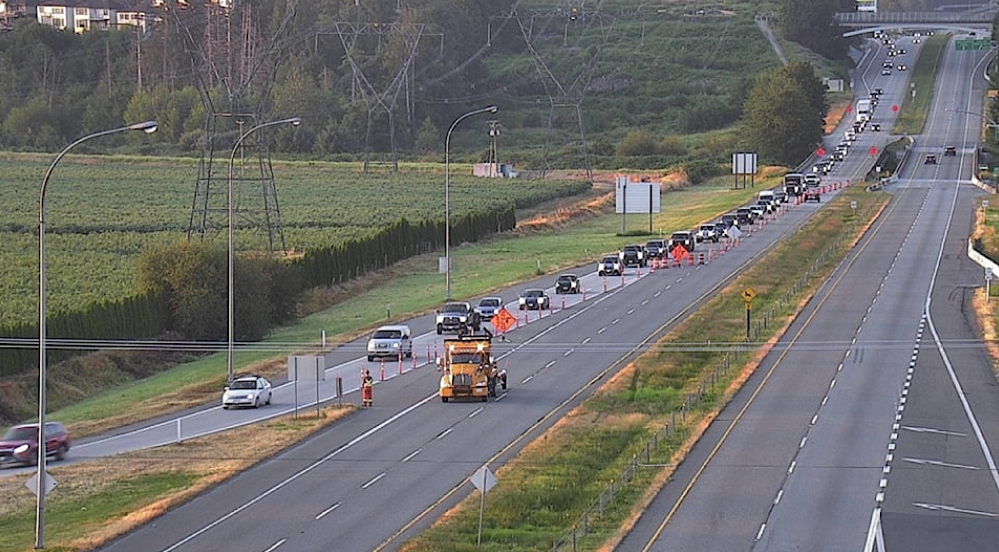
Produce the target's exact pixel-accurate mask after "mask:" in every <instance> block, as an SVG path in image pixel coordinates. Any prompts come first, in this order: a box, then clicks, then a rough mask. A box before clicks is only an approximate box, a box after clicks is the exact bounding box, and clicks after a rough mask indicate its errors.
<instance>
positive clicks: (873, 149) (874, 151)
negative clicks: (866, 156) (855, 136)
mask: <svg viewBox="0 0 999 552" xmlns="http://www.w3.org/2000/svg"><path fill="white" fill-rule="evenodd" d="M870 151H871V156H872V157H873V156H875V155H877V154H878V147H877V146H871V150H870Z"/></svg>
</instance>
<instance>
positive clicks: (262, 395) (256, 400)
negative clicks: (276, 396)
mask: <svg viewBox="0 0 999 552" xmlns="http://www.w3.org/2000/svg"><path fill="white" fill-rule="evenodd" d="M265 404H271V382H270V381H268V380H267V378H265V377H263V376H257V375H252V376H241V377H238V378H236V379H234V380H232V383H230V384H229V386H228V387H226V388H225V391H223V392H222V408H223V409H226V410H228V409H229V408H232V407H234V406H248V407H251V408H260V407H261V406H262V405H265Z"/></svg>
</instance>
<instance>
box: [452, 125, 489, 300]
mask: <svg viewBox="0 0 999 552" xmlns="http://www.w3.org/2000/svg"><path fill="white" fill-rule="evenodd" d="M497 109H498V108H497V107H496V106H495V105H490V106H487V107H483V108H481V109H476V110H474V111H469V112H468V113H465V114H464V115H462V116H461V117H458V118H457V119H455V120H454V122H453V123H451V128H449V129H447V135H446V136H445V137H444V263H445V265H446V266H445V267H444V273H445V282H446V287H447V291H446V293H445V296H444V299H445V300H446V301H450V300H451V157H450V152H451V132H453V131H454V127H456V126H458V123H460V122H462V121H463V120H465V119H467V118H468V117H471V116H472V115H479V114H480V113H496V110H497Z"/></svg>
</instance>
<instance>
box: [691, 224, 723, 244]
mask: <svg viewBox="0 0 999 552" xmlns="http://www.w3.org/2000/svg"><path fill="white" fill-rule="evenodd" d="M719 235H720V232H719V231H718V228H716V227H715V225H714V224H702V225H701V226H700V228H698V229H697V234H695V235H694V238H695V239H696V240H697V241H699V242H707V241H710V242H715V243H717V242H718V238H719Z"/></svg>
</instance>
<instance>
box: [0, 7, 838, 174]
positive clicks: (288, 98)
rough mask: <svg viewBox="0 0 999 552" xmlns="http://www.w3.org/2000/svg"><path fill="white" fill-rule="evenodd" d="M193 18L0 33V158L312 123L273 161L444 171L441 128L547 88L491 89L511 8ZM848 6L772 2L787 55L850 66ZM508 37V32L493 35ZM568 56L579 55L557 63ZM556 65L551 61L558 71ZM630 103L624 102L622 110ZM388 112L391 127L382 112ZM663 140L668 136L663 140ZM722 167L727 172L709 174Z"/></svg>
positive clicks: (520, 80) (266, 11)
mask: <svg viewBox="0 0 999 552" xmlns="http://www.w3.org/2000/svg"><path fill="white" fill-rule="evenodd" d="M187 4H188V6H187V7H186V8H183V9H181V8H180V7H179V4H178V3H177V1H176V0H167V2H166V5H167V6H168V8H170V9H167V10H165V11H163V12H162V13H161V14H160V15H161V22H160V23H159V24H157V25H154V26H153V27H152V28H151V30H150V31H149V32H148V33H147V34H143V35H140V34H139V33H137V32H135V31H132V30H122V31H111V32H87V33H81V34H76V33H73V32H67V31H57V30H55V29H53V28H51V27H48V26H45V25H39V24H37V23H35V22H34V21H32V20H24V21H19V22H18V24H16V25H15V26H14V28H13V29H12V30H10V31H7V32H3V33H0V72H2V74H3V76H4V78H3V79H0V95H2V97H3V98H4V100H5V101H4V102H2V103H0V148H5V149H28V150H31V149H34V150H43V151H56V150H58V149H59V148H61V147H62V146H64V145H65V144H66V143H69V142H70V141H72V140H73V139H75V138H77V137H79V136H81V135H84V134H86V133H89V132H93V131H96V130H102V129H105V128H113V127H115V126H118V125H120V124H122V123H123V122H135V121H139V120H147V119H153V118H154V119H156V120H157V121H158V122H159V123H160V125H159V131H158V132H157V133H155V134H153V135H150V136H143V137H139V136H136V135H131V134H129V133H125V134H122V135H117V136H113V137H109V138H108V139H107V141H106V142H111V143H117V144H119V145H124V146H126V147H131V148H134V149H139V150H140V151H143V152H147V153H157V152H162V153H178V152H179V153H183V152H190V153H197V152H198V151H199V150H200V148H202V147H203V146H204V143H203V141H204V130H205V128H206V121H207V119H208V118H209V115H210V113H209V112H210V111H215V112H236V111H245V112H252V113H256V114H258V115H262V116H269V114H280V115H289V114H296V115H302V116H304V117H305V118H307V119H308V121H309V123H308V124H306V125H302V126H301V127H298V128H294V129H293V128H291V127H288V128H284V127H281V128H275V129H273V130H274V134H275V136H274V138H275V144H276V147H277V149H279V150H281V151H285V152H293V153H301V154H310V155H319V156H324V157H327V158H329V157H333V156H338V155H351V154H357V153H359V152H364V151H370V150H373V151H387V150H388V149H389V148H390V147H391V146H393V145H395V146H397V147H398V148H400V149H401V150H403V151H406V152H409V154H410V155H416V156H418V155H432V154H438V155H439V154H440V153H441V151H440V149H441V147H442V141H443V134H444V131H445V130H446V129H447V128H448V126H449V124H450V122H451V121H453V120H454V118H455V117H456V116H457V115H460V114H461V113H463V112H464V111H466V110H467V109H468V108H469V106H474V107H479V106H480V104H482V103H483V102H485V101H489V99H490V98H492V97H493V96H494V95H495V93H496V92H497V90H498V89H499V88H502V89H503V91H504V92H503V93H504V94H508V95H513V96H516V95H520V96H522V97H528V98H533V97H544V96H543V95H544V84H543V83H542V82H540V81H539V80H538V79H537V78H536V75H533V74H531V72H530V71H528V72H526V73H525V75H530V76H528V77H527V78H526V79H525V78H524V77H519V76H518V77H516V78H515V79H514V80H513V81H512V82H510V78H511V76H510V75H506V76H499V75H498V74H497V75H494V74H492V72H495V71H497V69H495V68H491V67H490V65H489V63H488V60H489V57H490V55H492V54H494V53H498V52H505V53H507V54H509V53H511V52H516V51H522V50H523V49H524V44H523V41H522V39H520V42H518V38H517V36H516V35H517V34H518V33H513V32H509V31H510V28H514V27H515V23H513V22H512V21H511V20H510V19H509V17H507V15H506V14H509V13H510V12H511V8H513V7H514V6H515V5H516V4H517V2H516V1H515V0H422V1H419V2H406V3H405V5H404V6H403V5H401V4H400V3H399V2H397V0H366V1H365V2H361V3H356V4H358V5H355V2H353V0H336V1H329V2H304V1H294V0H292V1H289V2H272V1H267V0H247V1H245V2H238V3H235V5H234V7H233V8H232V10H233V11H232V12H231V14H228V15H227V16H226V17H223V16H222V15H224V14H219V13H218V12H217V11H212V10H213V8H212V7H211V6H210V5H208V3H199V2H190V3H187ZM849 4H851V2H850V0H834V1H832V2H819V1H816V0H780V1H779V2H778V3H777V7H778V14H777V15H778V22H779V28H780V30H781V31H782V32H783V33H784V35H785V37H787V38H788V39H790V40H795V41H798V42H800V43H801V44H803V45H804V46H806V47H809V48H812V49H813V50H815V51H816V52H819V53H821V54H823V55H826V56H829V57H831V58H833V59H844V58H845V48H846V45H847V44H846V42H845V41H844V40H843V39H842V38H840V37H839V34H838V29H836V27H835V26H834V25H833V22H832V14H833V13H835V12H836V11H842V10H847V9H849ZM214 9H215V10H217V9H218V8H217V7H216V8H214ZM504 25H505V26H507V27H508V28H507V29H506V30H507V32H505V33H497V32H496V29H497V28H502V27H503V26H504ZM489 33H493V35H494V36H495V41H493V42H491V43H487V41H486V40H485V38H484V37H486V36H489ZM233 37H236V38H233ZM240 37H242V38H240ZM417 39H418V40H417ZM705 40H706V41H708V40H711V37H705ZM591 51H592V52H595V51H596V50H595V49H594V48H593V47H591V48H590V49H589V50H588V51H587V53H591ZM565 55H566V56H570V57H571V56H572V55H574V54H573V53H572V52H571V49H566V50H565ZM594 55H595V54H594ZM524 59H525V60H526V59H528V57H526V56H525V58H524ZM569 59H570V58H569V57H567V59H566V62H568V60H569ZM560 63H562V62H560V61H559V60H558V59H555V60H554V61H553V66H558V65H559V64H560ZM403 67H408V69H407V70H406V71H402V70H401V69H402V68H403ZM502 70H507V71H508V70H509V69H508V68H502ZM771 76H772V75H771ZM664 77H668V75H664ZM768 78H769V77H768ZM501 84H502V86H500V85H501ZM692 86H693V84H692ZM771 88H773V87H772V86H771ZM771 91H773V90H771ZM689 100H690V102H692V103H690V104H689V105H686V106H685V108H684V109H683V110H682V113H683V117H684V118H683V120H682V121H681V123H682V124H681V127H682V129H679V130H680V131H684V130H687V131H697V130H708V129H714V128H720V127H721V126H723V125H726V124H731V123H730V122H731V121H736V120H739V118H740V113H741V114H743V115H745V114H746V111H747V110H746V106H745V103H744V102H747V101H748V100H749V97H748V95H746V94H732V95H729V96H727V97H726V98H725V102H726V103H723V104H719V101H720V100H721V98H718V99H715V100H711V99H710V98H708V97H706V96H703V95H692V96H691V97H690V98H689ZM630 101H631V100H630V99H628V98H624V97H622V98H621V103H622V105H630V104H629V103H628V102H630ZM390 106H392V107H394V109H393V110H392V111H391V112H390V111H389V110H387V109H384V108H383V107H390ZM792 107H793V106H792ZM816 107H817V106H816ZM772 115H773V116H774V117H785V116H786V112H784V111H781V110H775V112H774V113H772ZM824 115H825V113H824V112H823V113H817V114H816V115H815V116H813V117H810V119H814V118H816V117H817V118H821V117H823V116H824ZM525 122H526V121H525ZM390 123H391V125H390ZM664 124H665V123H664ZM662 133H663V134H664V135H667V136H668V135H669V131H668V130H667V129H665V128H663V129H662ZM805 138H808V139H811V138H812V137H810V136H806V137H805ZM786 139H789V140H795V139H797V136H796V135H788V136H787V137H786ZM592 140H593V146H594V151H595V152H596V153H600V152H604V153H603V154H602V157H600V158H606V159H607V160H608V161H607V162H614V159H615V157H608V156H607V155H606V154H611V155H613V154H614V153H615V151H614V150H615V148H614V147H613V146H611V147H605V146H604V144H605V142H604V140H603V139H601V138H600V137H599V136H595V137H594V138H592ZM749 145H752V144H749ZM85 147H86V146H85ZM809 147H811V146H809ZM601 148H602V149H601ZM795 149H807V148H804V147H802V148H795ZM617 150H618V151H617V154H618V155H617V157H616V158H617V159H620V158H621V155H626V156H628V158H629V159H634V160H636V163H637V164H640V165H642V166H643V167H648V166H649V165H650V163H651V164H655V163H657V162H670V161H675V160H676V159H677V158H679V157H680V156H681V155H684V154H685V153H686V152H685V151H683V150H676V149H675V148H674V149H672V150H670V149H669V148H665V149H663V148H658V149H657V148H653V149H651V150H650V149H649V148H645V147H643V146H642V144H640V143H636V142H635V141H634V140H632V141H626V142H623V143H622V144H621V145H620V147H618V148H617ZM664 152H665V155H664ZM670 152H672V153H670ZM643 158H648V159H649V160H650V161H649V162H648V163H646V162H642V161H641V159H643ZM774 159H775V160H782V159H783V157H777V158H774ZM719 160H722V161H724V159H723V156H719V159H715V160H714V162H718V161H719Z"/></svg>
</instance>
